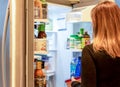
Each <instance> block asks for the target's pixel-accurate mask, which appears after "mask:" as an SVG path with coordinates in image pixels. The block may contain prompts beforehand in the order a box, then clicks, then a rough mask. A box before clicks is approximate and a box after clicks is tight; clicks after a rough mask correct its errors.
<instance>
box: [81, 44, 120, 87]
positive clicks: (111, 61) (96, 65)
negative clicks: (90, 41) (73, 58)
mask: <svg viewBox="0 0 120 87" xmlns="http://www.w3.org/2000/svg"><path fill="white" fill-rule="evenodd" d="M82 56H83V57H82V63H83V64H84V62H86V60H87V62H89V63H88V64H84V65H83V67H82V69H83V74H82V84H83V86H82V87H120V58H112V57H111V56H109V55H108V54H107V53H106V52H104V51H99V52H94V51H93V45H88V46H86V47H85V48H84V49H83V54H82ZM87 62H86V63H87ZM91 66H92V68H91ZM84 72H85V73H84ZM86 75H91V76H86ZM89 77H92V78H89ZM86 80H87V81H88V83H86V82H85V81H86ZM91 81H92V84H91ZM84 85H88V86H84Z"/></svg>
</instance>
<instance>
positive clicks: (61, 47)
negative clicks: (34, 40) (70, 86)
mask: <svg viewBox="0 0 120 87" xmlns="http://www.w3.org/2000/svg"><path fill="white" fill-rule="evenodd" d="M92 7H93V6H92ZM92 7H91V8H92ZM88 8H89V7H86V9H87V10H86V11H88V10H89V9H88ZM71 11H72V7H68V6H64V5H58V4H53V3H48V19H49V20H50V21H52V28H51V27H49V28H50V29H49V28H48V27H47V29H46V33H47V40H48V54H47V55H48V56H50V58H49V64H50V65H49V70H48V71H47V72H48V73H47V82H48V84H47V87H67V85H66V83H65V81H66V80H68V79H70V63H71V60H72V58H73V57H76V58H77V57H78V56H81V51H80V50H73V49H72V50H71V49H67V48H66V45H67V38H68V37H70V35H71V34H77V32H79V31H80V28H84V29H85V31H88V34H89V35H90V37H91V38H92V24H91V21H90V18H88V19H87V18H85V16H84V19H82V21H80V22H75V23H71V22H69V21H67V15H68V14H69V13H70V12H71ZM86 11H85V12H86ZM80 12H81V10H80ZM89 15H90V14H89ZM89 15H88V16H89ZM82 17H83V16H82ZM38 24H39V23H38ZM91 40H92V39H91Z"/></svg>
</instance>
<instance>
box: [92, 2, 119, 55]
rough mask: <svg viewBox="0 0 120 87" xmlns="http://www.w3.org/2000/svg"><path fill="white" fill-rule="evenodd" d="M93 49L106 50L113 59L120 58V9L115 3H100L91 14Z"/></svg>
mask: <svg viewBox="0 0 120 87" xmlns="http://www.w3.org/2000/svg"><path fill="white" fill-rule="evenodd" d="M91 17H92V23H93V34H94V40H93V48H94V50H95V51H98V50H105V51H106V52H107V53H108V54H109V55H111V56H112V57H117V56H118V57H120V9H119V7H118V6H117V4H115V3H114V2H111V1H105V2H102V3H99V4H98V5H97V6H95V7H94V8H93V9H92V12H91Z"/></svg>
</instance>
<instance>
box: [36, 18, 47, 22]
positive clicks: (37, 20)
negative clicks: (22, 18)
mask: <svg viewBox="0 0 120 87" xmlns="http://www.w3.org/2000/svg"><path fill="white" fill-rule="evenodd" d="M34 22H48V19H34Z"/></svg>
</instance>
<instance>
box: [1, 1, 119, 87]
mask: <svg viewBox="0 0 120 87" xmlns="http://www.w3.org/2000/svg"><path fill="white" fill-rule="evenodd" d="M117 1H118V0H117ZM53 8H54V9H56V10H54V9H53ZM82 9H84V8H82ZM48 10H50V11H49V12H48V14H49V17H50V18H51V19H52V20H53V24H54V25H53V30H54V31H52V32H47V31H46V33H47V35H48V39H51V37H50V36H52V39H53V38H54V40H53V41H52V45H50V47H51V48H49V50H48V51H49V54H50V56H51V55H52V56H53V59H52V60H51V61H52V65H53V67H52V70H54V71H55V74H54V80H53V82H52V83H51V84H54V87H67V86H66V83H65V80H67V79H69V78H70V62H71V60H72V58H73V57H74V56H76V55H77V56H78V55H81V52H79V51H75V50H68V49H66V40H67V38H68V37H69V36H70V34H75V33H76V32H79V29H80V28H83V27H84V28H85V29H86V30H87V31H90V32H89V34H90V36H91V37H92V24H91V21H90V20H88V19H89V18H87V17H86V16H84V17H83V16H82V17H83V18H84V19H82V21H80V22H76V23H68V22H66V19H67V18H66V17H67V16H66V15H68V13H70V12H71V11H72V7H69V6H63V5H58V4H49V8H48ZM51 10H52V11H51ZM0 11H1V12H0V48H1V49H0V87H34V49H33V44H34V39H33V38H34V15H33V13H34V12H33V0H0ZM83 13H84V14H88V11H87V10H86V11H83ZM86 18H87V19H86ZM4 28H5V29H4ZM6 29H7V30H6ZM48 87H53V86H48Z"/></svg>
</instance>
